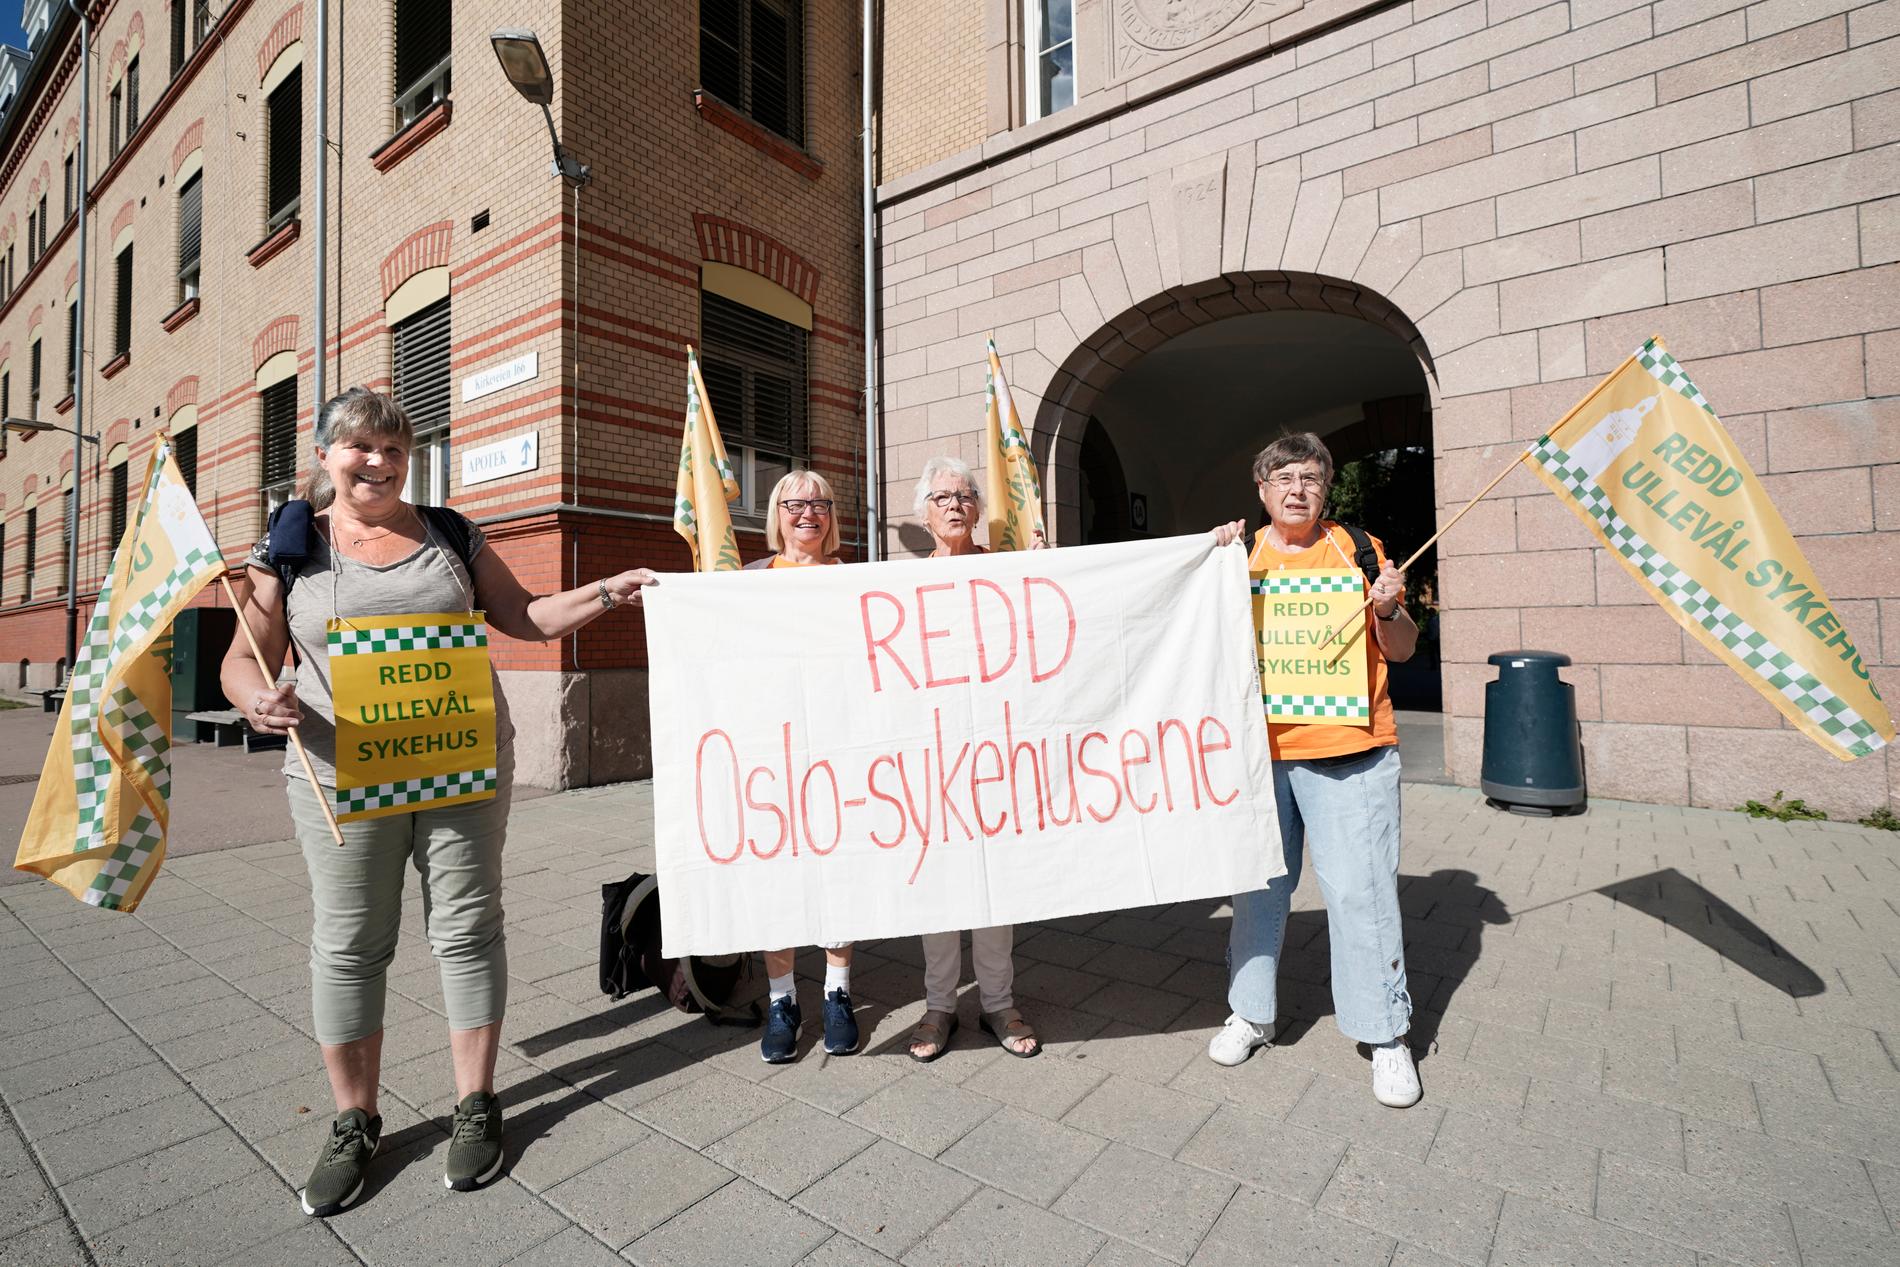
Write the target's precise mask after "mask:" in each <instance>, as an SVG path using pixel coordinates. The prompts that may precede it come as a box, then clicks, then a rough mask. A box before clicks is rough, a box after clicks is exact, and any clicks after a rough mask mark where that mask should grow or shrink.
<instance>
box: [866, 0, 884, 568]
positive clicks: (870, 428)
mask: <svg viewBox="0 0 1900 1267" xmlns="http://www.w3.org/2000/svg"><path fill="white" fill-rule="evenodd" d="M876 32H877V0H864V65H863V70H862V80H863V88H864V112H863V119H862V126H863V132H862V134H861V139H862V162H863V164H864V529H865V532H864V535H865V539H866V541H867V542H869V544H870V559H871V562H873V563H875V562H877V561H878V560H879V559H881V558H883V557H884V537H883V525H882V524H881V523H880V518H881V516H880V515H879V513H878V512H879V507H880V506H882V505H883V501H884V458H883V454H884V450H883V447H882V445H880V444H879V442H878V425H877V166H876V158H877V146H876V142H875V140H874V134H873V133H872V131H871V128H872V123H873V120H874V118H875V116H876V111H875V109H874V100H873V95H872V82H873V81H872V78H871V72H872V68H873V63H874V56H873V50H874V48H875V45H876V39H875V36H876Z"/></svg>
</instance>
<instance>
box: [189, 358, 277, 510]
mask: <svg viewBox="0 0 1900 1267" xmlns="http://www.w3.org/2000/svg"><path fill="white" fill-rule="evenodd" d="M194 434H195V429H194ZM296 478H297V380H296V379H295V378H287V379H285V380H284V381H283V382H281V383H275V384H273V385H271V386H269V387H266V388H265V389H264V483H265V484H266V485H267V486H268V485H271V484H288V483H291V482H292V481H294V480H295V479H296Z"/></svg>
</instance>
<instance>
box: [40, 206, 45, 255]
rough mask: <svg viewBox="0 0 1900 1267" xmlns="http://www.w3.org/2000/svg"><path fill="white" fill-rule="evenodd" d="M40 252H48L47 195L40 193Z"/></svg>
mask: <svg viewBox="0 0 1900 1267" xmlns="http://www.w3.org/2000/svg"><path fill="white" fill-rule="evenodd" d="M40 254H41V255H44V254H46V195H45V194H41V195H40Z"/></svg>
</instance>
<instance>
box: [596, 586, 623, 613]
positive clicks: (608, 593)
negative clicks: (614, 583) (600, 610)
mask: <svg viewBox="0 0 1900 1267" xmlns="http://www.w3.org/2000/svg"><path fill="white" fill-rule="evenodd" d="M600 605H601V606H602V607H604V608H605V609H606V610H608V611H612V610H613V609H614V608H616V607H618V606H620V599H619V598H617V597H615V595H614V592H613V591H612V590H610V589H608V588H607V582H606V581H605V580H602V581H601V582H600Z"/></svg>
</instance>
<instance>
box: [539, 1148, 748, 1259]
mask: <svg viewBox="0 0 1900 1267" xmlns="http://www.w3.org/2000/svg"><path fill="white" fill-rule="evenodd" d="M732 1179H733V1174H732V1172H731V1171H730V1170H727V1169H726V1168H725V1167H723V1166H719V1165H716V1164H714V1163H713V1162H710V1161H707V1160H706V1159H705V1158H703V1157H701V1156H700V1155H699V1154H698V1153H696V1152H694V1151H693V1150H692V1149H690V1148H687V1147H685V1146H684V1145H681V1144H677V1143H674V1142H673V1141H672V1140H670V1139H667V1138H665V1137H664V1136H660V1135H655V1134H652V1133H651V1132H648V1134H647V1135H646V1137H645V1138H644V1139H641V1140H640V1141H639V1142H638V1143H636V1144H634V1145H633V1147H631V1148H627V1149H623V1150H622V1151H620V1152H618V1153H615V1154H614V1155H613V1156H611V1157H609V1158H607V1159H606V1160H605V1161H602V1162H599V1163H597V1164H595V1165H593V1166H590V1167H588V1168H587V1169H586V1170H583V1171H581V1172H580V1173H579V1174H577V1175H575V1176H574V1177H573V1178H572V1179H566V1180H563V1181H562V1182H560V1183H558V1184H555V1185H554V1186H553V1187H551V1188H549V1189H547V1191H546V1192H545V1194H544V1195H545V1197H546V1199H547V1202H548V1204H549V1205H551V1206H553V1207H554V1209H556V1210H558V1211H560V1212H561V1213H563V1214H565V1215H566V1216H567V1217H568V1218H570V1219H571V1220H573V1221H574V1222H576V1223H578V1224H580V1225H581V1226H582V1227H584V1228H586V1229H587V1230H588V1231H590V1232H592V1233H593V1234H594V1235H595V1236H597V1237H599V1238H600V1239H601V1240H602V1241H604V1242H605V1243H606V1244H608V1245H610V1246H612V1247H614V1248H615V1249H619V1248H622V1247H624V1246H626V1245H628V1244H630V1243H632V1242H633V1241H635V1240H637V1239H639V1238H640V1237H641V1236H644V1235H646V1233H648V1232H650V1231H652V1230H653V1229H654V1228H656V1227H658V1226H659V1225H660V1224H662V1223H664V1222H666V1221H667V1220H668V1219H670V1218H672V1217H673V1216H674V1215H676V1214H678V1213H679V1212H680V1211H681V1210H684V1209H686V1208H687V1207H688V1206H690V1205H692V1204H693V1203H695V1202H697V1201H699V1200H701V1199H702V1198H704V1197H707V1196H709V1195H711V1194H712V1193H714V1192H716V1191H718V1190H719V1189H720V1188H722V1187H724V1186H725V1185H726V1184H727V1183H729V1182H731V1181H732Z"/></svg>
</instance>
